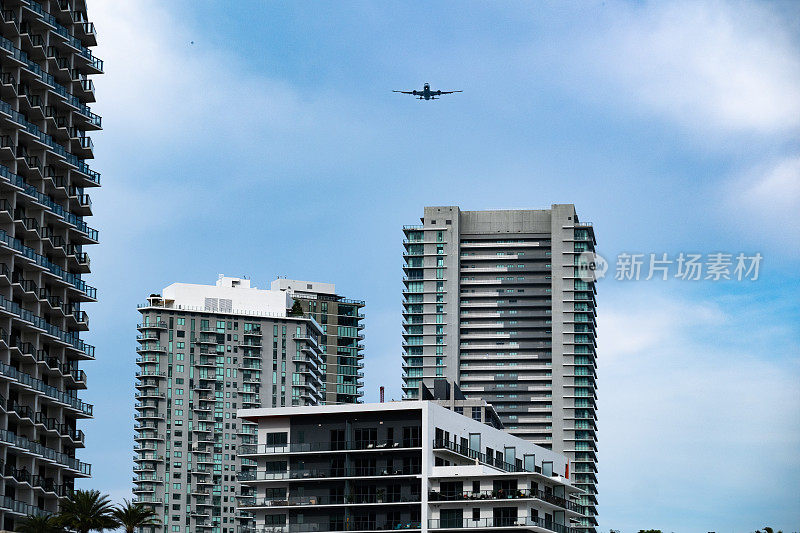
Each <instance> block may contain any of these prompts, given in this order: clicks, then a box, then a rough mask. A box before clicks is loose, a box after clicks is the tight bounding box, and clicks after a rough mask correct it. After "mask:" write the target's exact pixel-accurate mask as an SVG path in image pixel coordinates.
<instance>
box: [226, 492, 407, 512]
mask: <svg viewBox="0 0 800 533" xmlns="http://www.w3.org/2000/svg"><path fill="white" fill-rule="evenodd" d="M376 503H391V504H398V503H408V504H418V503H420V499H419V496H417V497H414V498H407V497H400V496H392V495H387V494H385V493H383V494H377V493H376V494H371V495H361V496H356V495H351V496H348V497H346V498H345V497H344V496H295V497H290V498H266V499H259V500H256V499H255V498H253V497H252V496H240V504H239V508H243V509H248V508H258V507H305V506H308V505H368V504H376Z"/></svg>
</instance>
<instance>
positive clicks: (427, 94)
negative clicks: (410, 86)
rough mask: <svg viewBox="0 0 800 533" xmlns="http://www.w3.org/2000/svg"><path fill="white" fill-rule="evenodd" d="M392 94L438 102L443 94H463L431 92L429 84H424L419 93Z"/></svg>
mask: <svg viewBox="0 0 800 533" xmlns="http://www.w3.org/2000/svg"><path fill="white" fill-rule="evenodd" d="M392 92H393V93H403V94H413V95H414V96H416V97H418V98H417V99H418V100H438V98H436V97H437V96H441V95H443V94H453V93H463V92H464V91H431V84H430V83H426V84H425V86H424V87H423V88H422V90H421V91H392Z"/></svg>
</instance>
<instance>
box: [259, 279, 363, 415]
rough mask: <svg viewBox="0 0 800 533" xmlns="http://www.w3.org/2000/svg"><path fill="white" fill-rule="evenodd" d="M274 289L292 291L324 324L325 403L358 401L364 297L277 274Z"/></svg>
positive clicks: (312, 314)
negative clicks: (353, 297)
mask: <svg viewBox="0 0 800 533" xmlns="http://www.w3.org/2000/svg"><path fill="white" fill-rule="evenodd" d="M271 289H272V290H274V291H275V290H281V291H287V292H289V293H290V295H291V296H292V298H293V299H294V300H295V301H297V302H298V303H299V304H300V307H301V308H302V309H303V312H304V313H308V314H309V315H310V316H312V317H314V319H315V320H316V321H317V322H318V323H319V324H320V325H321V326H322V338H321V340H320V344H321V345H322V352H323V359H324V360H325V363H324V364H323V370H324V371H325V383H324V384H323V392H324V394H323V396H324V399H325V403H357V402H358V401H359V399H360V398H361V397H362V396H363V395H364V391H363V390H361V389H362V388H363V386H364V384H363V382H362V381H361V380H362V378H363V377H364V363H363V361H362V360H363V358H364V353H363V351H364V344H363V341H364V334H363V331H362V330H363V329H364V324H363V319H364V314H363V313H361V309H362V308H363V307H364V300H353V299H351V298H345V297H343V296H340V295H338V294H336V287H335V286H334V284H332V283H318V282H315V281H298V280H293V279H284V278H278V279H276V280H275V281H273V282H272V285H271Z"/></svg>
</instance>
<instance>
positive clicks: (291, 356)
mask: <svg viewBox="0 0 800 533" xmlns="http://www.w3.org/2000/svg"><path fill="white" fill-rule="evenodd" d="M291 306H292V299H291V297H290V294H289V293H288V292H286V291H281V290H274V291H273V290H259V289H257V288H255V287H251V286H250V281H249V280H247V279H239V278H229V277H220V279H219V280H218V281H217V283H216V285H194V284H187V283H174V284H172V285H170V286H168V287H166V288H165V289H164V290H163V291H162V293H161V294H159V295H151V296H150V297H149V298H148V299H147V303H146V304H144V305H143V306H141V307H140V308H139V312H140V313H141V314H142V323H141V324H139V326H138V329H139V331H140V334H139V336H138V341H139V347H138V348H137V352H138V353H139V357H138V358H137V360H136V362H137V364H138V365H139V367H140V370H139V372H138V373H137V383H136V389H137V392H136V400H137V403H136V415H135V418H136V426H135V429H136V437H135V441H136V445H135V446H134V452H135V457H134V461H135V467H134V472H135V478H134V485H135V487H134V489H133V490H134V493H135V494H136V496H137V498H136V499H137V501H139V502H143V503H146V504H148V505H150V506H152V507H153V508H155V509H156V510H157V512H158V514H159V516H160V518H161V519H162V521H163V525H162V526H158V527H152V528H149V529H150V530H151V531H156V530H157V531H170V532H173V531H182V532H191V533H194V532H203V531H208V532H212V533H233V532H234V531H236V530H237V528H239V527H247V526H248V524H249V522H250V516H249V515H248V514H247V513H245V512H240V513H237V510H236V499H235V481H236V479H235V478H236V473H237V472H247V471H249V470H250V469H252V468H255V463H254V462H253V461H251V460H249V459H247V458H240V457H239V455H238V448H239V447H240V446H241V445H244V444H254V443H255V438H256V437H255V435H256V424H254V423H252V422H249V421H246V420H240V419H238V418H237V417H236V411H237V409H241V408H257V407H291V406H307V405H318V404H321V403H322V402H323V400H324V396H323V383H324V379H325V376H324V372H323V364H324V359H323V351H322V346H321V344H320V340H321V337H322V334H323V330H322V327H321V326H320V325H319V324H318V323H317V322H316V321H315V320H314V319H313V318H311V317H310V316H308V315H306V316H289V312H288V309H289V308H291ZM146 529H148V528H146Z"/></svg>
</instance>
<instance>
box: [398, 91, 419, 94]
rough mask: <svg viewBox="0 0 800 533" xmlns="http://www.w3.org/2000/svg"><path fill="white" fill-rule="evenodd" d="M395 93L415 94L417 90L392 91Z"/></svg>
mask: <svg viewBox="0 0 800 533" xmlns="http://www.w3.org/2000/svg"><path fill="white" fill-rule="evenodd" d="M392 92H393V93H403V94H414V92H415V91H392Z"/></svg>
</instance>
